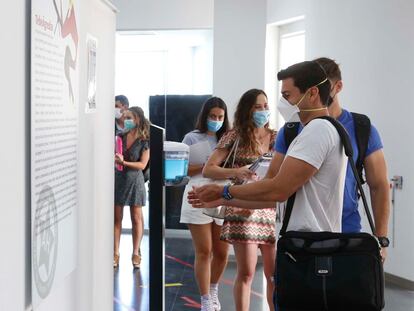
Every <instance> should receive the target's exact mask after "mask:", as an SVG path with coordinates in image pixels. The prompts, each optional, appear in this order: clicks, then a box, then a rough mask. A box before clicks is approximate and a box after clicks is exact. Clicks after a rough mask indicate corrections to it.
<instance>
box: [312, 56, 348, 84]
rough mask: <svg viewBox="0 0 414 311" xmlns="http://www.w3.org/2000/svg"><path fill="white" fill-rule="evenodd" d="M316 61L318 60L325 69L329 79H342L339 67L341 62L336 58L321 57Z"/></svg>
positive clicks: (316, 60)
mask: <svg viewBox="0 0 414 311" xmlns="http://www.w3.org/2000/svg"><path fill="white" fill-rule="evenodd" d="M314 62H317V63H318V64H319V65H320V66H321V67H322V68H323V70H325V72H326V75H327V76H328V79H329V80H331V81H335V82H336V81H339V80H342V74H341V69H339V64H337V63H336V61H335V60H333V59H330V58H327V57H319V58H317V59H315V60H314Z"/></svg>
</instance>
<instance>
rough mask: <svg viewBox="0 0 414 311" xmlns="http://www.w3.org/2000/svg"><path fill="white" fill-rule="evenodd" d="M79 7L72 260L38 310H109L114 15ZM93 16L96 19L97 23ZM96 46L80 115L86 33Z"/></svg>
mask: <svg viewBox="0 0 414 311" xmlns="http://www.w3.org/2000/svg"><path fill="white" fill-rule="evenodd" d="M77 3H78V4H79V5H80V6H79V13H80V14H79V16H80V19H79V24H78V29H79V31H80V35H79V37H80V43H79V51H80V54H79V57H80V77H79V82H80V89H79V93H80V94H79V140H78V148H79V150H78V152H79V153H78V161H79V163H78V191H79V192H78V193H79V206H78V211H77V215H78V217H77V218H78V231H77V234H78V249H77V252H78V263H77V268H76V270H75V271H74V272H73V273H72V274H71V275H70V276H69V277H68V278H67V279H66V280H65V281H64V283H63V284H62V285H61V286H59V287H58V288H57V289H56V290H55V291H54V292H52V293H51V294H50V296H49V297H48V299H47V301H45V302H43V303H42V305H41V306H40V308H39V310H40V311H49V310H60V311H66V310H67V311H73V310H79V311H90V310H99V311H101V310H103V311H105V310H108V311H109V310H112V309H113V268H112V256H113V193H114V192H113V185H114V180H113V157H112V155H113V135H114V134H113V124H114V123H113V122H114V121H113V105H114V78H113V77H114V62H115V56H114V55H115V28H116V17H115V14H114V12H112V11H111V10H110V8H109V7H108V6H106V5H105V4H104V3H103V2H102V1H100V0H88V1H79V2H77ZM98 21H99V22H98ZM87 34H90V35H92V36H93V37H95V38H96V39H97V41H98V45H97V95H96V102H97V110H96V113H93V114H86V113H85V112H84V111H85V103H86V101H87V88H86V86H87V74H86V72H87V50H86V35H87Z"/></svg>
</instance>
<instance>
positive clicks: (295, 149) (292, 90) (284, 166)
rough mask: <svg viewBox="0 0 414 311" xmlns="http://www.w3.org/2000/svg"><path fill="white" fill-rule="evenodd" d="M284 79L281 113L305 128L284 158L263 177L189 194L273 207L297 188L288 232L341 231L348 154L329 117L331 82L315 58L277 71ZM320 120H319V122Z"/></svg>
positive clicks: (194, 200)
mask: <svg viewBox="0 0 414 311" xmlns="http://www.w3.org/2000/svg"><path fill="white" fill-rule="evenodd" d="M278 79H279V80H280V81H282V90H281V92H282V98H281V101H280V103H279V104H278V109H279V112H280V113H281V114H282V115H283V117H284V118H285V120H286V121H289V120H292V119H293V118H297V117H299V119H300V121H301V122H302V124H303V125H305V127H304V129H303V131H302V132H301V133H300V134H299V135H298V136H297V137H296V138H295V140H294V141H293V142H292V143H291V145H290V147H289V149H288V152H287V154H286V156H285V157H284V158H283V156H282V155H280V154H276V155H275V157H274V158H273V160H272V164H271V166H270V168H269V171H268V173H267V176H266V178H265V179H263V180H261V181H258V182H252V183H249V184H244V185H240V186H230V185H227V186H224V187H223V186H220V185H214V184H210V185H206V186H202V187H199V188H195V189H194V191H192V192H190V195H189V202H190V203H191V204H192V205H193V206H194V207H214V206H217V205H231V206H238V207H242V208H249V209H258V208H268V207H274V204H275V202H284V201H286V200H287V199H288V198H289V197H290V196H291V195H292V194H293V193H295V192H296V199H295V204H294V206H293V211H292V216H291V218H290V222H289V226H288V230H303V231H333V232H341V219H342V204H343V193H344V184H345V172H346V164H347V158H346V156H345V153H344V150H343V146H342V143H341V140H340V137H339V134H338V132H337V130H336V129H335V127H334V126H333V125H332V124H331V123H330V122H329V121H327V120H323V119H316V118H318V117H321V116H327V115H328V110H327V106H326V104H327V101H328V98H329V92H330V83H329V81H328V79H327V77H326V74H325V72H324V70H323V69H322V68H321V67H320V66H319V65H318V64H317V63H316V62H312V61H311V62H309V61H307V62H302V63H298V64H295V65H292V66H290V67H288V68H287V69H285V70H282V71H280V72H279V73H278ZM315 119H316V120H315Z"/></svg>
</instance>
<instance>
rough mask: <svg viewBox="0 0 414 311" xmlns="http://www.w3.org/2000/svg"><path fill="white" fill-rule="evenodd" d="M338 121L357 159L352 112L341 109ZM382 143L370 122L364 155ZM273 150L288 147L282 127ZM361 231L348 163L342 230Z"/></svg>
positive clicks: (353, 179)
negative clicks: (344, 129)
mask: <svg viewBox="0 0 414 311" xmlns="http://www.w3.org/2000/svg"><path fill="white" fill-rule="evenodd" d="M338 121H339V122H341V123H342V125H343V126H344V127H345V128H346V130H347V131H348V133H349V136H350V138H351V143H352V148H353V149H354V161H355V162H356V160H357V159H358V145H357V142H356V136H355V127H354V119H353V117H352V114H351V113H350V112H348V111H347V110H345V109H343V110H342V113H341V115H340V116H339V118H338ZM302 129H303V125H302V124H301V125H300V126H299V132H300V131H302ZM382 148H383V145H382V142H381V137H380V135H379V133H378V131H377V129H376V128H375V127H374V126H373V125H372V124H371V132H370V135H369V140H368V147H367V152H366V157H368V156H369V155H370V154H372V153H373V152H375V151H377V150H379V149H382ZM275 150H276V151H277V152H279V153H282V154H286V152H287V150H288V148H287V146H286V141H285V129H284V127H282V128H281V129H280V130H279V132H278V133H277V137H276V144H275ZM359 231H361V216H360V215H359V212H358V195H357V186H356V181H355V177H354V174H353V173H352V169H351V166H350V165H349V163H348V167H347V171H346V178H345V192H344V206H343V211H342V232H359Z"/></svg>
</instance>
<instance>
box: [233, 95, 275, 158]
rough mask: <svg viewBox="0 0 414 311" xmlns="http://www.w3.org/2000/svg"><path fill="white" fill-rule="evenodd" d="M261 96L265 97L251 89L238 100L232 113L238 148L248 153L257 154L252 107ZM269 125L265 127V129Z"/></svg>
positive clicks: (257, 147)
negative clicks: (238, 142)
mask: <svg viewBox="0 0 414 311" xmlns="http://www.w3.org/2000/svg"><path fill="white" fill-rule="evenodd" d="M260 94H262V95H264V96H266V98H267V95H266V93H265V92H264V91H262V90H259V89H251V90H248V91H247V92H245V93H244V94H243V95H242V97H241V98H240V100H239V104H238V105H237V109H236V112H235V113H234V129H235V130H236V133H237V135H238V136H239V137H240V146H241V147H245V148H247V150H248V151H250V152H252V153H255V154H259V153H260V151H259V143H258V141H257V140H256V137H255V136H254V130H255V128H256V126H255V125H254V122H253V110H254V109H253V107H254V105H255V104H256V100H257V97H258V96H259V95H260ZM268 127H269V123H267V124H266V125H265V128H266V129H267V128H268Z"/></svg>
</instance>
